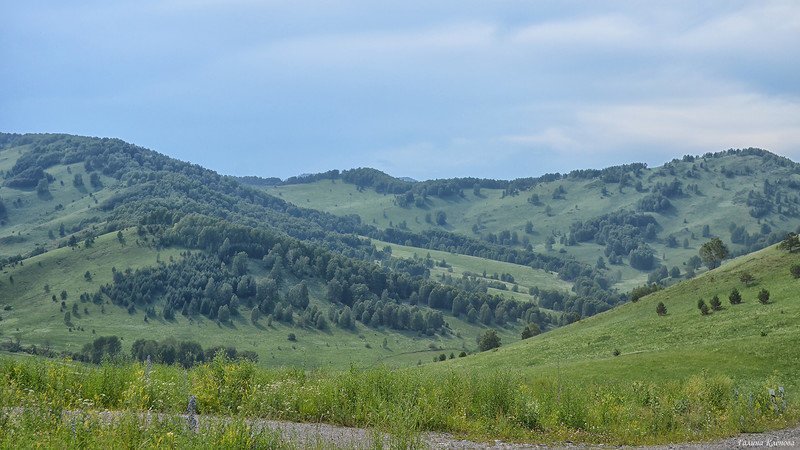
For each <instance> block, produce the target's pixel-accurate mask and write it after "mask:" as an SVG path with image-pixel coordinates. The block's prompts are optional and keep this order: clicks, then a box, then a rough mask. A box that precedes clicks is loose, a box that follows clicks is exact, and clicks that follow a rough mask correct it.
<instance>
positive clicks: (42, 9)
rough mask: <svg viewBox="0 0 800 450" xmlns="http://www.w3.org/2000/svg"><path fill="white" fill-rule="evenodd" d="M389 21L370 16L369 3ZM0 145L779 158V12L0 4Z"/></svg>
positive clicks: (793, 121) (788, 66) (345, 4)
mask: <svg viewBox="0 0 800 450" xmlns="http://www.w3.org/2000/svg"><path fill="white" fill-rule="evenodd" d="M390 3H391V4H390ZM0 11H2V16H3V20H2V26H0V131H6V132H65V133H73V134H82V135H91V136H108V137H119V138H122V139H124V140H126V141H129V142H132V143H135V144H138V145H142V146H145V147H148V148H151V149H153V150H156V151H159V152H162V153H166V154H168V155H170V156H173V157H176V158H179V159H182V160H188V161H191V162H193V163H198V164H201V165H203V166H206V167H209V168H211V169H214V170H217V171H219V172H221V173H225V174H235V175H260V176H279V177H282V178H286V177H288V176H291V175H296V174H299V173H304V172H319V171H324V170H328V169H332V168H339V169H345V168H351V167H359V166H370V167H376V168H378V169H381V170H384V171H386V172H389V173H391V174H393V175H396V176H411V177H414V178H417V179H426V178H438V177H453V176H479V177H491V178H504V179H510V178H516V177H524V176H534V175H539V174H542V173H545V172H554V171H569V170H571V169H575V168H588V167H603V166H608V165H612V164H620V163H626V162H634V161H640V162H646V163H648V164H650V165H658V164H661V163H663V162H665V161H668V160H670V159H672V158H673V157H680V156H681V155H684V154H687V153H691V154H697V153H705V152H707V151H719V150H724V149H727V148H731V147H735V148H739V147H750V146H753V147H761V148H766V149H768V150H771V151H773V152H776V153H779V154H782V155H785V156H789V157H790V158H792V159H794V160H795V161H800V56H798V55H799V54H800V53H799V52H800V2H797V1H785V2H784V1H774V2H771V1H751V2H741V1H730V0H725V1H717V2H713V1H703V2H697V1H694V0H693V1H662V2H656V1H638V2H624V1H614V2H598V1H582V2H565V1H554V2H545V1H527V0H526V1H519V2H517V1H486V0H481V1H476V2H471V1H465V0H455V1H430V0H426V1H420V0H404V1H401V2H384V1H374V0H368V1H363V2H359V1H327V2H322V1H318V2H308V1H303V0H292V1H282V2H278V1H248V0H197V1H190V0H158V1H145V0H132V1H127V0H124V1H113V2H109V1H96V2H93V1H85V2H64V1H35V0H33V1H18V2H11V1H3V2H2V7H0Z"/></svg>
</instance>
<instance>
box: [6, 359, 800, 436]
mask: <svg viewBox="0 0 800 450" xmlns="http://www.w3.org/2000/svg"><path fill="white" fill-rule="evenodd" d="M0 381H2V385H1V386H0V406H2V407H4V408H5V410H6V411H7V410H9V409H11V410H13V408H15V407H22V408H21V410H22V411H24V414H23V418H24V417H26V416H27V415H28V412H29V411H37V412H41V411H45V412H46V413H45V414H44V415H43V417H44V418H45V419H42V420H53V421H55V422H56V423H54V428H53V430H54V431H52V433H50V432H48V433H50V434H48V436H50V435H52V438H53V439H61V438H64V439H66V438H68V437H69V436H67V435H66V434H61V433H62V432H61V431H56V430H60V429H61V428H59V427H64V426H65V425H64V424H62V423H60V422H58V419H56V417H61V411H70V412H73V411H91V410H102V409H109V410H124V411H131V412H141V411H153V412H163V413H182V412H184V411H185V410H186V403H187V398H188V397H189V395H194V396H196V398H197V407H198V413H200V414H206V415H215V416H233V417H234V418H240V419H241V418H257V417H260V418H270V419H282V420H291V421H301V422H326V423H331V424H338V425H344V426H359V427H369V428H373V429H376V430H379V431H381V432H384V433H387V434H388V435H389V438H388V439H389V442H390V443H393V444H391V445H392V446H396V447H403V448H405V447H415V446H418V445H419V442H420V441H419V436H418V433H419V432H421V431H443V432H452V433H456V434H463V435H468V436H471V437H473V438H501V439H509V440H539V441H541V440H545V441H553V440H566V439H569V440H578V441H583V442H597V443H599V442H602V443H610V444H642V443H663V442H673V441H685V440H705V439H710V438H715V437H722V436H730V435H733V434H736V433H738V432H741V431H758V430H763V429H766V428H777V427H781V426H785V425H787V424H790V423H793V422H795V421H796V420H797V419H798V417H800V414H799V411H800V410H799V409H798V405H797V401H796V398H797V397H796V396H795V395H794V393H792V392H789V393H788V395H789V398H788V402H787V407H786V408H785V410H784V409H782V408H783V405H782V404H781V405H779V407H778V408H776V407H775V405H774V404H773V402H772V400H771V399H770V397H769V395H768V392H767V388H768V387H771V388H774V387H776V386H777V385H778V384H780V383H779V380H774V379H765V380H763V382H762V383H761V385H751V386H741V385H736V384H735V383H734V382H733V381H732V380H731V379H730V378H727V377H724V376H719V375H715V376H708V375H706V374H704V373H699V374H696V375H694V376H691V377H689V378H687V379H684V380H674V381H669V382H665V383H653V382H644V381H639V382H615V383H585V382H581V383H578V382H574V381H571V380H569V379H568V378H567V379H556V378H550V377H546V378H541V379H537V380H535V381H523V380H522V379H520V378H517V377H515V376H514V375H509V374H504V373H488V374H487V373H484V372H481V373H471V372H454V371H453V372H448V373H446V374H438V373H429V372H421V371H415V370H400V371H398V370H390V369H386V368H375V369H370V370H356V369H351V370H349V371H344V372H334V371H314V372H306V371H302V370H296V369H294V370H291V369H275V370H270V369H262V368H257V367H256V366H254V365H253V364H252V363H249V362H231V361H227V360H225V359H224V358H222V357H218V358H216V359H215V360H214V361H212V362H210V363H207V364H204V365H201V366H199V367H196V368H194V369H191V370H189V371H184V370H183V369H179V368H176V367H166V366H159V365H155V366H153V368H152V370H150V371H148V370H147V368H146V367H145V366H143V365H141V364H129V365H112V364H105V365H102V366H99V367H90V366H82V365H77V364H74V363H68V362H53V361H46V360H38V359H32V360H19V359H16V360H12V359H6V360H1V361H0ZM48 417H49V418H50V419H47V418H48ZM131 417H138V416H131ZM4 420H8V418H7V417H6V418H5V419H4ZM128 420H134V419H133V418H130V419H128ZM89 422H91V420H90V421H89ZM123 422H124V421H122V422H120V423H119V424H117V423H116V422H115V424H114V426H113V427H111V429H112V430H117V431H116V432H119V433H128V432H127V431H125V430H127V428H125V426H126V425H125V424H124V423H123ZM240 422H241V423H245V421H243V420H238V419H234V420H232V421H230V422H226V423H229V424H230V426H233V425H232V424H234V423H240ZM19 423H20V425H19V426H18V427H22V428H19V429H25V427H26V426H27V425H25V424H26V422H25V420H22V421H20V422H19ZM91 423H94V422H91ZM157 426H158V427H169V426H171V425H169V423H164V424H161V423H158V424H157ZM242 426H244V425H242ZM99 428H102V427H99ZM99 428H98V427H95V428H91V429H92V430H95V429H99ZM170 429H171V428H170ZM226 430H227V431H224V432H223V431H219V433H222V434H224V433H225V432H231V433H234V434H235V433H244V434H246V433H245V432H244V431H241V430H239V431H231V429H226ZM112 432H114V431H102V432H100V431H97V433H99V434H98V436H97V439H103V438H102V436H104V435H105V434H104V433H112ZM171 432H172V433H173V435H176V434H175V433H177V431H174V430H173V431H171ZM64 433H66V431H64ZM139 433H143V434H142V436H141V437H131V438H130V439H133V441H135V442H139V440H141V439H150V438H149V437H147V436H150V433H151V432H150V431H139ZM67 434H68V433H67ZM137 436H138V435H137ZM176 436H177V435H176ZM5 438H7V434H6V435H4V437H3V439H5ZM190 438H191V436H189V437H186V439H190ZM9 439H10V438H9ZM176 439H178V438H177V437H176ZM181 439H184V438H183V437H181ZM214 439H216V438H214ZM259 439H261V438H259ZM264 439H266V438H264ZM98 442H100V441H98ZM187 442H188V441H187Z"/></svg>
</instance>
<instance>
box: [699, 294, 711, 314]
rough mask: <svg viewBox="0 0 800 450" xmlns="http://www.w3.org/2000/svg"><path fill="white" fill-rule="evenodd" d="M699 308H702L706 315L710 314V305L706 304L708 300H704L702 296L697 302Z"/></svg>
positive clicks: (702, 312) (701, 310) (701, 312)
mask: <svg viewBox="0 0 800 450" xmlns="http://www.w3.org/2000/svg"><path fill="white" fill-rule="evenodd" d="M697 309H699V310H700V314H702V315H704V316H707V315H708V314H709V312H710V311H709V309H708V305H706V302H705V301H703V299H702V298H701V299H700V300H699V301H698V302H697Z"/></svg>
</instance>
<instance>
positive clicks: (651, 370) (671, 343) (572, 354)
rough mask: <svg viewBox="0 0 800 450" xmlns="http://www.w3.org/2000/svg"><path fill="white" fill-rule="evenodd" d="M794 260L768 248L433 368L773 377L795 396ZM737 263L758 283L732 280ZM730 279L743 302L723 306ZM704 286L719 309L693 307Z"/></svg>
mask: <svg viewBox="0 0 800 450" xmlns="http://www.w3.org/2000/svg"><path fill="white" fill-rule="evenodd" d="M797 263H800V254H789V253H786V252H783V251H778V250H776V249H775V248H774V247H773V248H768V249H765V250H762V251H759V252H756V253H753V254H750V255H746V256H743V257H740V258H737V259H735V260H733V261H730V262H728V263H727V264H725V265H723V266H722V267H721V268H719V269H717V270H714V271H711V272H708V273H705V274H703V275H701V276H699V277H697V278H696V279H693V280H690V281H687V282H684V283H680V284H678V285H675V286H673V287H671V288H668V289H666V290H663V291H660V292H657V293H655V294H652V295H649V296H647V297H644V298H643V299H641V300H640V301H639V302H637V303H630V304H625V305H622V306H620V307H617V308H615V309H613V310H611V311H607V312H605V313H602V314H598V315H597V316H594V317H590V318H588V319H585V320H582V321H580V322H577V323H575V324H572V325H569V326H566V327H562V328H559V329H556V330H554V331H551V332H548V333H545V334H543V335H540V336H538V337H536V338H532V339H530V340H527V341H523V342H520V343H516V344H512V345H508V346H503V347H502V348H500V349H499V350H497V351H494V352H488V353H481V354H479V355H475V356H470V357H468V358H465V359H462V360H456V361H452V362H449V363H448V364H442V365H439V366H436V367H441V368H447V369H449V370H465V369H470V370H478V371H484V370H501V371H502V370H513V371H519V372H522V373H524V374H525V375H526V376H527V377H530V378H537V377H541V376H553V375H557V374H560V375H561V376H565V377H569V378H573V379H579V380H580V379H585V380H591V381H598V382H603V381H604V380H605V381H612V380H649V381H658V380H662V381H666V380H670V379H675V378H684V377H687V376H689V375H692V374H697V373H699V372H701V371H707V372H708V373H710V374H715V373H718V374H724V375H727V376H729V377H731V378H733V379H734V380H736V381H738V382H741V383H744V384H747V383H753V384H757V385H761V384H762V383H763V382H765V380H766V379H768V378H770V377H774V378H776V379H777V380H779V381H780V382H781V383H785V384H786V385H787V386H792V387H793V388H792V389H791V390H790V393H793V394H792V395H793V396H794V397H797V391H796V389H797V388H800V378H798V373H797V368H798V367H800V299H798V297H797V294H796V293H797V288H798V284H800V281H799V280H796V279H794V278H792V277H791V275H790V274H789V267H790V266H791V265H792V264H797ZM742 271H749V272H750V273H752V274H753V275H754V276H755V277H756V279H757V283H756V284H754V285H752V286H750V287H745V286H743V285H742V283H741V282H740V281H739V274H740V273H741V272H742ZM734 287H736V288H737V289H739V291H740V292H741V293H742V296H743V299H744V303H742V304H740V305H730V303H729V302H728V300H727V297H728V294H729V293H730V291H731V290H732V289H733V288H734ZM762 288H765V289H767V290H769V291H770V294H771V299H772V302H771V303H770V304H768V305H762V304H760V303H759V302H758V301H757V300H756V295H757V292H758V291H759V290H760V289H762ZM713 295H719V296H720V299H722V300H723V309H722V310H721V311H716V312H714V313H713V314H711V315H709V316H701V315H700V313H699V311H698V309H697V300H698V299H699V298H703V299H705V300H706V302H708V301H709V299H710V298H711V297H712V296H713ZM662 301H663V302H664V304H665V305H666V306H667V309H668V315H666V316H664V317H659V316H658V315H657V314H656V312H655V309H656V305H657V304H658V302H662ZM762 332H763V333H765V334H766V335H765V336H762ZM614 349H619V350H620V351H621V353H622V354H621V356H618V357H614V356H612V352H613V350H614ZM773 387H774V386H773Z"/></svg>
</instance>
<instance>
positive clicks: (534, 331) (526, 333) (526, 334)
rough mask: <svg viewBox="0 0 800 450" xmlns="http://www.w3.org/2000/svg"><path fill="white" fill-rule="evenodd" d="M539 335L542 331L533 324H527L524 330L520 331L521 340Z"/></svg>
mask: <svg viewBox="0 0 800 450" xmlns="http://www.w3.org/2000/svg"><path fill="white" fill-rule="evenodd" d="M541 333H542V330H541V328H539V325H537V324H535V323H529V324H527V325H525V329H524V330H522V339H528V338H530V337H533V336H537V335H539V334H541Z"/></svg>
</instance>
